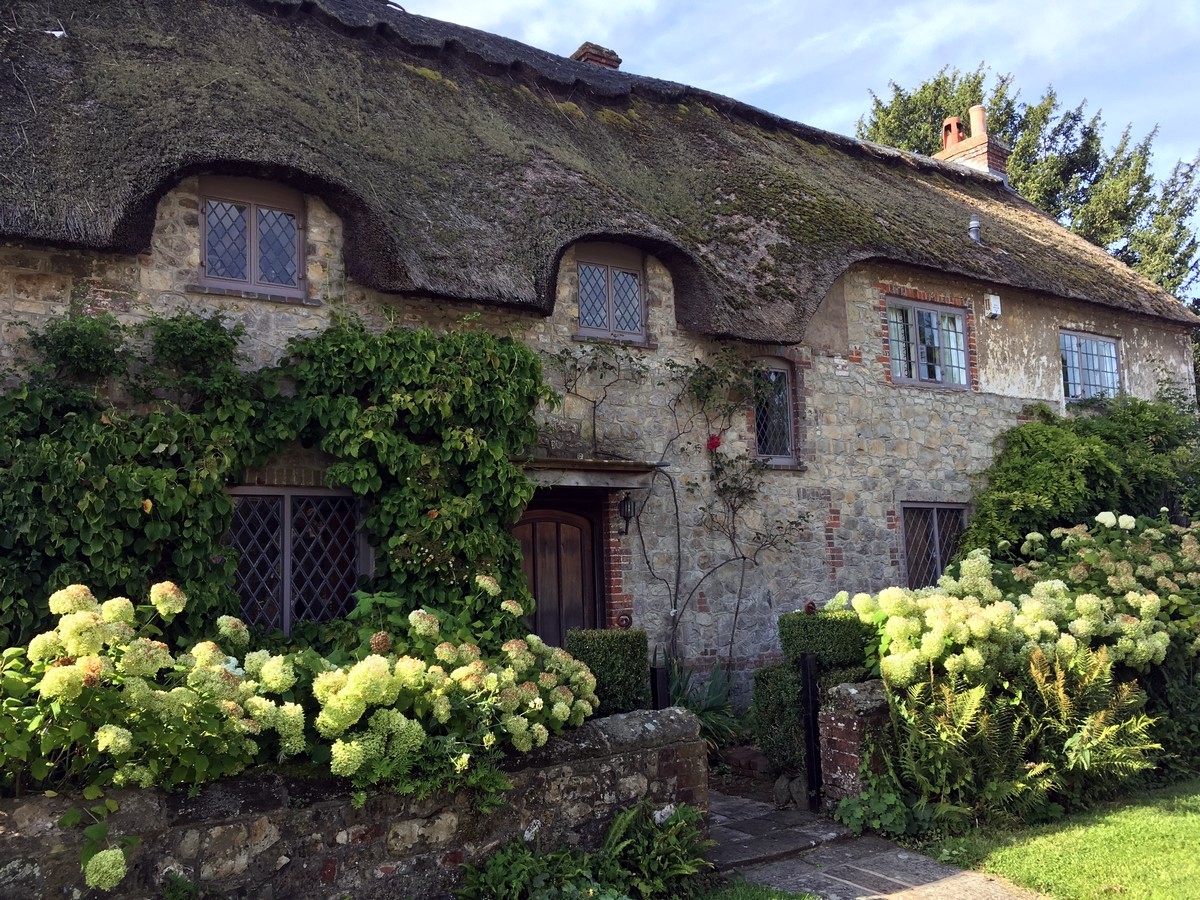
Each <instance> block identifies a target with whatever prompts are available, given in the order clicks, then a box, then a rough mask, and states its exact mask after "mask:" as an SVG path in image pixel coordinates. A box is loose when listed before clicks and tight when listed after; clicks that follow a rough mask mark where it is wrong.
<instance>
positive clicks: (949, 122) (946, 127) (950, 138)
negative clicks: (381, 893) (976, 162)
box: [942, 116, 963, 150]
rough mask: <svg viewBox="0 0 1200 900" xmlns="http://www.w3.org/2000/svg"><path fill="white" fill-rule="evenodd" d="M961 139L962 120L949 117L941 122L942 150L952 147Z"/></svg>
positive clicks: (956, 117)
mask: <svg viewBox="0 0 1200 900" xmlns="http://www.w3.org/2000/svg"><path fill="white" fill-rule="evenodd" d="M962 139H963V127H962V119H960V118H959V117H958V116H950V117H949V118H948V119H946V121H944V122H942V149H943V150H945V149H947V148H948V147H953V146H954V145H955V144H957V143H959V142H960V141H961V140H962Z"/></svg>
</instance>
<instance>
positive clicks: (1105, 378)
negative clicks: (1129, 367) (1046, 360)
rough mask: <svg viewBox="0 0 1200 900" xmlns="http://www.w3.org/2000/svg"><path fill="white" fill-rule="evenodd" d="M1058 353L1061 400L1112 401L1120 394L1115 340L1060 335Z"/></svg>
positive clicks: (1078, 335) (1070, 334)
mask: <svg viewBox="0 0 1200 900" xmlns="http://www.w3.org/2000/svg"><path fill="white" fill-rule="evenodd" d="M1058 349H1059V355H1060V357H1061V360H1062V380H1063V396H1065V397H1066V398H1067V399H1068V400H1090V399H1092V398H1093V397H1115V396H1116V395H1117V394H1118V393H1119V392H1120V388H1121V382H1120V376H1119V375H1118V372H1117V342H1116V341H1115V340H1113V339H1111V338H1102V337H1097V336H1095V335H1093V334H1075V333H1073V332H1070V331H1063V332H1060V333H1059V336H1058Z"/></svg>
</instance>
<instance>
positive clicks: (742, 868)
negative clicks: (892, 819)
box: [708, 791, 1038, 900]
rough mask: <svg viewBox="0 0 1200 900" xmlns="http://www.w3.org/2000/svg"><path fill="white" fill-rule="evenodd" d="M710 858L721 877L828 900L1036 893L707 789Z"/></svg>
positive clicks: (965, 899)
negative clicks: (737, 877) (730, 875)
mask: <svg viewBox="0 0 1200 900" xmlns="http://www.w3.org/2000/svg"><path fill="white" fill-rule="evenodd" d="M708 803H709V836H710V837H711V838H712V839H713V840H715V841H716V842H717V846H715V847H714V848H713V849H712V851H711V853H710V854H709V858H710V859H711V860H712V861H713V863H714V864H715V865H716V867H717V869H718V870H720V871H722V872H731V871H737V872H739V873H740V874H741V875H742V877H744V878H745V879H746V880H747V881H753V882H755V883H757V884H762V885H767V886H768V887H774V888H779V889H780V890H786V891H797V892H800V891H808V892H810V893H813V894H816V895H818V896H820V897H822V898H824V900H874V898H883V897H886V898H888V900H1028V898H1032V897H1036V896H1038V895H1036V894H1032V893H1029V892H1027V891H1024V890H1021V889H1019V888H1015V887H1013V886H1011V885H1009V884H1006V883H1004V882H1002V881H998V880H996V879H994V878H991V877H989V876H987V875H981V874H979V873H977V872H964V871H962V870H961V869H957V868H955V867H953V866H948V865H945V864H943V863H939V862H936V861H935V860H932V859H930V858H929V857H927V856H922V855H921V854H920V853H914V852H912V851H911V850H904V849H902V848H900V847H897V846H896V845H895V844H893V843H891V842H890V841H885V840H883V839H882V838H877V837H858V838H856V837H851V835H850V832H849V831H848V830H847V829H846V828H845V827H844V826H842V825H839V824H838V823H836V822H834V821H833V820H832V819H827V818H825V817H824V816H818V815H815V814H813V813H810V812H806V811H802V810H797V809H784V810H777V809H775V807H774V806H772V805H771V804H769V803H763V802H761V801H758V800H749V799H747V798H744V797H731V796H727V795H725V794H719V793H716V792H714V791H709V794H708Z"/></svg>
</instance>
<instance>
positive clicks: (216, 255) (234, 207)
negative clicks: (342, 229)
mask: <svg viewBox="0 0 1200 900" xmlns="http://www.w3.org/2000/svg"><path fill="white" fill-rule="evenodd" d="M200 195H201V209H202V210H203V214H202V216H201V261H200V265H201V269H202V271H201V275H200V286H201V287H203V288H205V289H207V290H221V291H235V292H238V293H241V292H250V293H255V294H266V295H271V296H279V297H288V298H303V297H304V256H303V252H302V250H303V232H304V216H303V199H304V198H303V197H302V196H301V194H300V192H299V191H294V190H292V189H291V188H286V187H283V186H282V185H278V184H271V183H269V182H263V181H256V180H254V179H252V178H216V177H209V178H203V179H201V181H200Z"/></svg>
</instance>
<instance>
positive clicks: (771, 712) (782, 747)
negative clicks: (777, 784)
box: [750, 663, 804, 774]
mask: <svg viewBox="0 0 1200 900" xmlns="http://www.w3.org/2000/svg"><path fill="white" fill-rule="evenodd" d="M801 685H802V682H801V678H800V673H799V672H797V671H796V668H795V666H793V665H792V664H791V663H778V664H777V665H774V666H764V667H763V668H761V669H758V670H757V671H755V673H754V701H753V705H752V706H751V708H750V715H751V721H752V722H753V727H754V740H755V743H757V744H758V749H759V750H761V751H762V752H763V755H765V756H766V757H767V760H768V761H769V762H770V763H771V768H772V769H774V770H775V771H778V772H787V773H792V774H794V773H797V772H801V771H803V770H804V720H803V713H802V708H801V702H800V689H801Z"/></svg>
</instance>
